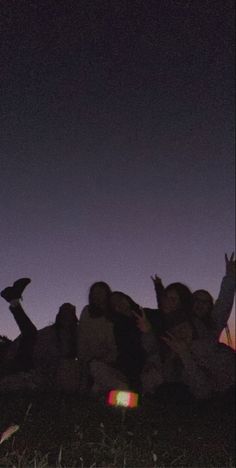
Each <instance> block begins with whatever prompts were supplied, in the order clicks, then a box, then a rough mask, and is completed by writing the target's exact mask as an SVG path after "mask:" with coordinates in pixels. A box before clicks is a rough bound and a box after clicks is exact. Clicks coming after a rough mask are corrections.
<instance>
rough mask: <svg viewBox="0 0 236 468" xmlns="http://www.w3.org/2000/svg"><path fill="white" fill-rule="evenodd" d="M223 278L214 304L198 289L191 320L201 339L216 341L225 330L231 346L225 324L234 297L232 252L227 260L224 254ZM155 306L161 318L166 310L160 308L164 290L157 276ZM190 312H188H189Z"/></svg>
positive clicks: (233, 261) (206, 294)
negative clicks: (224, 270) (224, 269)
mask: <svg viewBox="0 0 236 468" xmlns="http://www.w3.org/2000/svg"><path fill="white" fill-rule="evenodd" d="M225 268H226V272H225V276H224V277H223V279H222V282H221V287H220V292H219V295H218V298H217V300H216V301H215V303H214V300H213V297H212V296H211V294H210V293H209V292H208V291H206V290H205V289H198V290H197V291H195V292H194V293H193V296H192V307H191V311H192V320H193V323H194V325H195V327H196V329H197V331H198V334H199V336H200V337H201V338H208V339H210V340H211V339H213V340H216V341H218V340H219V338H220V335H221V333H222V331H223V330H224V328H225V329H226V334H227V339H228V344H229V345H230V346H232V340H231V336H230V331H229V327H228V325H227V322H228V320H229V317H230V313H231V311H232V307H233V302H234V296H235V284H236V283H235V260H234V252H233V253H232V254H231V256H230V258H228V256H227V254H225ZM151 278H152V281H153V284H154V288H155V292H156V298H157V304H158V307H159V311H160V313H161V316H162V311H163V312H164V313H165V312H167V313H168V310H165V308H164V309H163V307H162V298H163V293H164V291H165V288H164V286H163V283H162V280H161V278H160V277H158V276H157V275H155V276H152V277H151ZM189 311H190V310H189Z"/></svg>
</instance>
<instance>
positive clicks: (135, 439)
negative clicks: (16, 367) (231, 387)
mask: <svg viewBox="0 0 236 468" xmlns="http://www.w3.org/2000/svg"><path fill="white" fill-rule="evenodd" d="M124 411H125V412H122V409H121V408H120V407H119V408H118V407H116V408H115V407H108V406H106V405H105V403H104V401H101V400H86V399H83V400H82V399H79V398H78V397H77V396H75V395H73V396H65V395H64V396H63V395H45V394H44V395H33V396H32V395H24V396H23V395H19V394H11V395H10V394H9V395H4V396H3V395H2V396H0V431H1V432H3V431H4V430H5V429H6V428H7V427H9V426H10V425H11V424H18V425H19V426H20V429H19V430H18V431H17V432H16V433H15V434H14V435H13V436H12V437H11V438H9V439H8V440H6V441H4V442H3V443H2V445H0V466H1V467H7V466H8V467H13V466H14V467H18V468H19V467H22V468H27V467H34V468H36V467H37V468H38V467H40V468H43V467H49V466H51V467H66V468H69V467H80V468H86V467H90V468H91V467H93V468H95V467H96V468H98V467H103V468H111V467H126V468H129V467H135V468H136V467H145V468H148V467H156V468H157V467H163V468H164V467H233V466H235V453H234V451H235V442H234V432H235V399H234V396H233V395H232V394H230V395H227V396H225V397H224V398H221V399H214V400H212V401H211V402H201V403H196V402H195V403H191V404H190V403H189V402H188V403H186V402H185V403H183V402H182V403H181V404H180V403H176V402H173V401H172V402H171V403H170V402H169V403H168V404H167V403H164V402H162V403H161V402H160V401H156V400H148V399H146V400H144V401H142V402H141V404H140V406H139V407H138V408H136V409H127V410H124Z"/></svg>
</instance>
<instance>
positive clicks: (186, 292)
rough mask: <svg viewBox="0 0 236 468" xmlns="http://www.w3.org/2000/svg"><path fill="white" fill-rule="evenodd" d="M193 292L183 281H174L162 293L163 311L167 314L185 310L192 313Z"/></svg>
mask: <svg viewBox="0 0 236 468" xmlns="http://www.w3.org/2000/svg"><path fill="white" fill-rule="evenodd" d="M192 303H193V298H192V293H191V291H190V289H189V288H188V287H187V286H185V285H184V284H182V283H172V284H170V285H169V286H167V287H166V288H165V290H164V292H163V295H162V300H161V304H162V311H163V312H164V313H166V314H169V313H171V312H175V311H177V310H183V311H184V312H186V313H188V314H190V313H191V311H192Z"/></svg>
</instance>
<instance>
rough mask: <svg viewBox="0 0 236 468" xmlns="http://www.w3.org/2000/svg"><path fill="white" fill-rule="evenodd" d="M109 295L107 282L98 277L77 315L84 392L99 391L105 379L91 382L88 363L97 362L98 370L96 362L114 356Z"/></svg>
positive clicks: (78, 349) (78, 346) (109, 290)
mask: <svg viewBox="0 0 236 468" xmlns="http://www.w3.org/2000/svg"><path fill="white" fill-rule="evenodd" d="M110 295H111V289H110V287H109V285H108V284H107V283H105V282H104V281H97V282H96V283H94V284H93V285H92V286H91V287H90V290H89V297H88V305H86V306H85V307H84V309H83V310H82V312H81V315H80V321H79V327H78V333H77V355H78V360H79V365H80V369H81V384H80V391H81V393H84V394H87V393H88V392H89V391H90V390H91V389H92V391H93V392H95V393H96V392H98V391H102V389H103V388H104V385H105V384H104V381H103V383H101V382H100V383H99V384H98V383H97V384H95V385H93V384H94V377H93V376H92V374H93V373H94V372H93V369H91V366H92V367H94V365H95V364H94V363H95V362H99V365H98V364H97V370H98V369H100V367H99V366H103V364H104V363H111V362H113V361H114V360H115V359H116V353H117V349H116V343H115V339H114V334H113V323H112V320H111V310H110ZM92 363H93V364H92ZM99 372H100V371H99ZM99 375H100V374H99ZM92 387H93V388H92Z"/></svg>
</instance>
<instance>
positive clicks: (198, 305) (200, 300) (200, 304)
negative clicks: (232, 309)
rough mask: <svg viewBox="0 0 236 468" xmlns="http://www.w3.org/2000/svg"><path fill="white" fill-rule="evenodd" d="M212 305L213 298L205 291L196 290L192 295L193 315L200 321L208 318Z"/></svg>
mask: <svg viewBox="0 0 236 468" xmlns="http://www.w3.org/2000/svg"><path fill="white" fill-rule="evenodd" d="M213 305H214V301H213V298H212V296H211V295H210V293H209V292H208V291H205V289H198V290H197V291H195V292H194V293H193V314H194V315H196V316H197V317H198V318H200V319H201V320H206V319H208V318H209V317H210V314H211V311H212V309H213Z"/></svg>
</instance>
